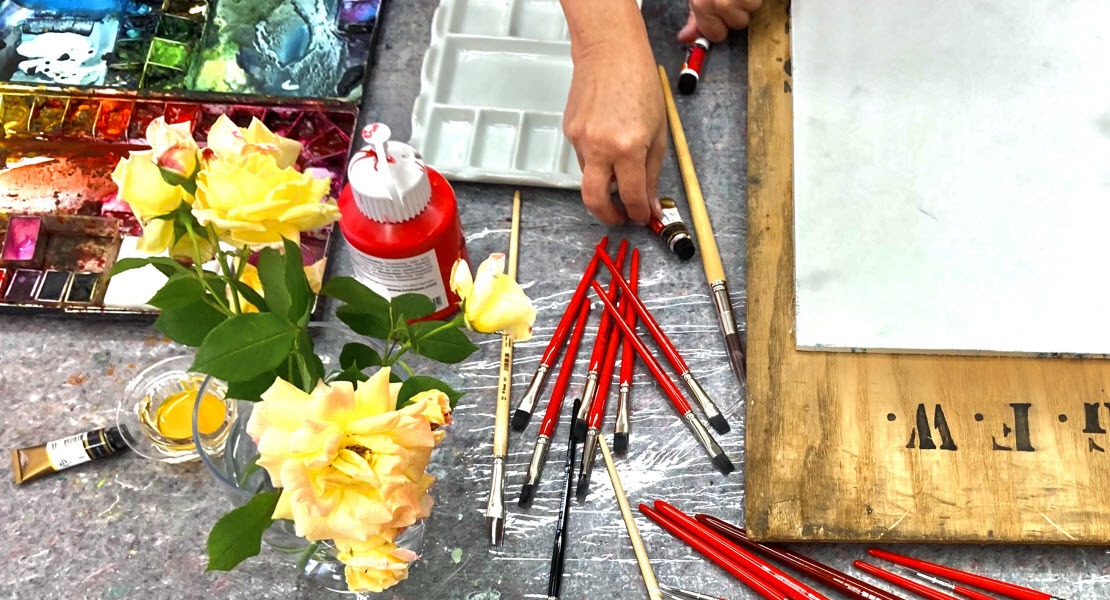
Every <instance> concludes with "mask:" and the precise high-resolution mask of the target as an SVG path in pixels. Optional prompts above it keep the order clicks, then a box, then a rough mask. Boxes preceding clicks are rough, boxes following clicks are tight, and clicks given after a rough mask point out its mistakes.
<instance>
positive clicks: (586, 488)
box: [574, 475, 590, 502]
mask: <svg viewBox="0 0 1110 600" xmlns="http://www.w3.org/2000/svg"><path fill="white" fill-rule="evenodd" d="M589 494H590V478H589V477H587V476H585V475H581V476H579V477H578V487H576V488H575V490H574V497H575V498H577V499H578V501H579V502H585V501H586V496H588V495H589Z"/></svg>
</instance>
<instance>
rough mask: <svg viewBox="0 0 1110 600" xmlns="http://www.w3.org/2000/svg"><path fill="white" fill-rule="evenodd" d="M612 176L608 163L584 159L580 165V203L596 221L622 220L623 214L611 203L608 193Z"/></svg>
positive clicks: (612, 222)
mask: <svg viewBox="0 0 1110 600" xmlns="http://www.w3.org/2000/svg"><path fill="white" fill-rule="evenodd" d="M612 177H613V170H612V168H611V167H610V166H609V165H607V164H604V163H599V162H590V161H588V160H587V161H585V165H583V167H582V203H583V204H585V205H586V209H587V210H589V211H590V213H591V214H593V216H594V217H596V218H597V220H598V221H601V222H602V223H605V224H606V225H619V224H621V223H623V222H624V215H623V214H622V213H621V211H620V210H619V209H617V207H616V206H615V205H614V204H613V201H612V197H611V194H610V193H609V183H610V181H611V180H612Z"/></svg>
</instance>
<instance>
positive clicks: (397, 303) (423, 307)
mask: <svg viewBox="0 0 1110 600" xmlns="http://www.w3.org/2000/svg"><path fill="white" fill-rule="evenodd" d="M389 309H390V311H392V314H393V319H394V320H395V321H397V320H404V321H415V320H416V319H419V318H422V317H426V316H428V315H430V314H432V313H434V312H435V311H436V305H435V304H433V303H432V299H431V298H429V297H427V296H425V295H424V294H401V295H400V296H397V297H395V298H393V299H392V300H390V301H389Z"/></svg>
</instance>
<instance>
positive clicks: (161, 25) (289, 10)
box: [0, 0, 381, 101]
mask: <svg viewBox="0 0 1110 600" xmlns="http://www.w3.org/2000/svg"><path fill="white" fill-rule="evenodd" d="M380 4H381V0H0V81H6V82H10V83H19V84H27V85H41V86H91V87H108V88H115V89H129V90H148V89H149V90H170V91H204V92H223V93H240V94H255V95H264V96H286V97H294V98H337V99H345V100H348V101H357V100H358V99H359V97H360V96H361V94H362V87H363V83H364V81H365V79H366V76H367V75H368V74H369V70H370V58H371V53H372V51H373V47H374V46H373V41H374V35H375V30H376V24H377V18H378V11H379V9H380Z"/></svg>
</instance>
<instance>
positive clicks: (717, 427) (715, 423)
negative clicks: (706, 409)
mask: <svg viewBox="0 0 1110 600" xmlns="http://www.w3.org/2000/svg"><path fill="white" fill-rule="evenodd" d="M709 425H710V426H712V427H713V429H714V431H716V432H717V433H719V434H721V435H724V434H726V433H728V432H730V431H732V428H731V427H729V425H728V421H726V420H725V416H724V415H715V416H714V417H712V418H711V419H709Z"/></svg>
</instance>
